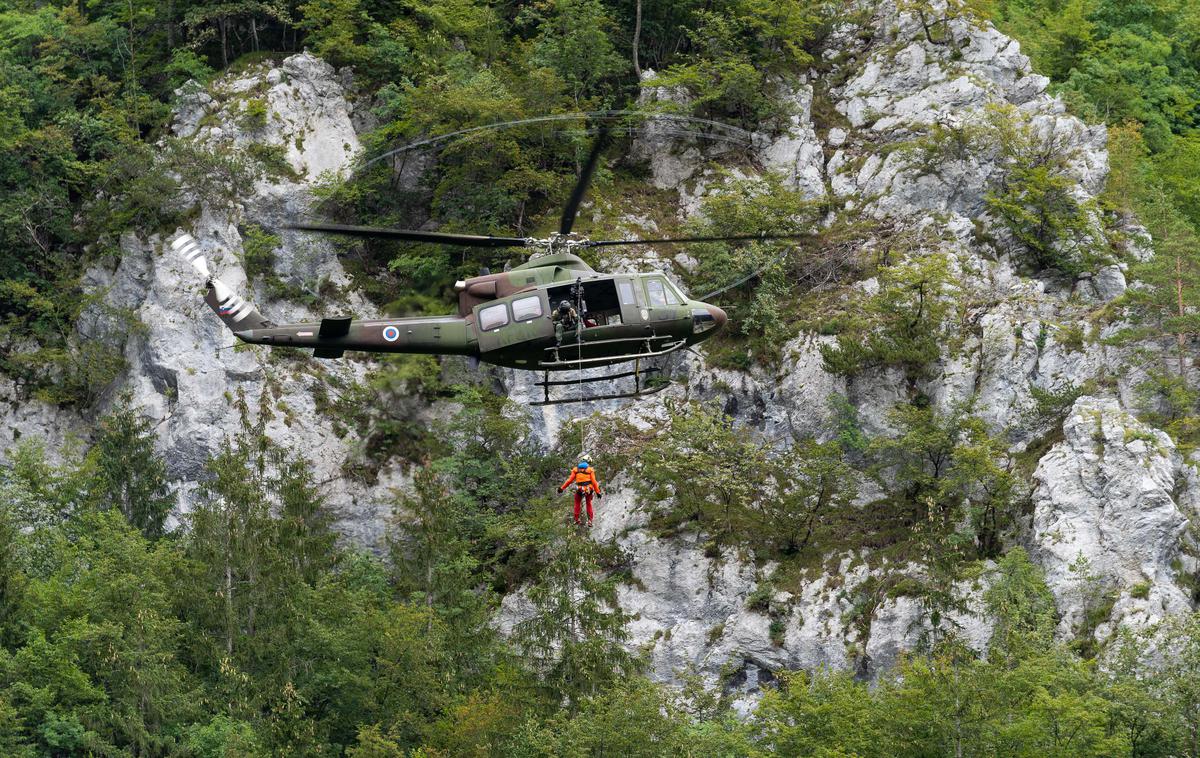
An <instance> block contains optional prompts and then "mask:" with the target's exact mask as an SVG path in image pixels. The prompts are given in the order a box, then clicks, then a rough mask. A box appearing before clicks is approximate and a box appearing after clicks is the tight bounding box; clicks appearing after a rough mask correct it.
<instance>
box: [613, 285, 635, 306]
mask: <svg viewBox="0 0 1200 758" xmlns="http://www.w3.org/2000/svg"><path fill="white" fill-rule="evenodd" d="M617 292H619V293H621V305H633V304H634V299H633V282H617Z"/></svg>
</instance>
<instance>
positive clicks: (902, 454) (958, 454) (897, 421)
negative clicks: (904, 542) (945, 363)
mask: <svg viewBox="0 0 1200 758" xmlns="http://www.w3.org/2000/svg"><path fill="white" fill-rule="evenodd" d="M888 420H889V421H890V423H891V424H892V426H893V427H894V428H895V429H896V430H897V433H896V435H895V436H893V437H885V438H880V439H877V440H875V441H874V442H873V443H872V446H871V447H872V453H873V457H874V458H875V461H876V463H875V473H876V476H881V475H882V476H884V477H886V481H887V482H888V488H887V489H888V491H889V493H890V496H889V498H888V512H889V513H890V514H891V515H892V517H893V518H900V519H901V520H902V522H903V523H904V525H905V528H908V529H911V530H912V531H913V532H914V536H915V538H916V539H917V541H918V542H919V543H920V544H922V545H923V546H924V550H925V551H926V554H927V556H928V558H927V559H928V560H930V561H931V562H933V561H946V560H953V559H954V558H955V557H960V558H961V557H981V558H985V557H994V556H996V555H997V554H998V553H999V551H1000V548H1001V539H1002V535H1004V534H1005V533H1006V531H1007V529H1008V527H1009V526H1010V524H1011V523H1012V521H1013V518H1014V515H1015V513H1014V511H1015V505H1016V499H1017V492H1016V490H1017V479H1016V477H1015V476H1013V474H1012V473H1011V471H1010V470H1009V468H1008V466H1007V465H1006V456H1005V445H1004V444H1003V443H1002V442H1001V441H1000V440H998V439H996V438H994V437H992V436H991V435H990V434H989V433H988V430H987V426H986V425H985V424H984V422H983V421H982V420H981V419H979V418H977V417H975V416H973V415H971V408H970V406H969V405H962V406H958V407H955V408H952V409H951V410H949V411H947V412H944V413H939V412H937V411H936V410H935V409H934V408H933V407H932V406H930V405H928V404H921V403H914V404H901V405H897V406H896V407H895V408H893V409H892V410H891V411H890V412H889V414H888Z"/></svg>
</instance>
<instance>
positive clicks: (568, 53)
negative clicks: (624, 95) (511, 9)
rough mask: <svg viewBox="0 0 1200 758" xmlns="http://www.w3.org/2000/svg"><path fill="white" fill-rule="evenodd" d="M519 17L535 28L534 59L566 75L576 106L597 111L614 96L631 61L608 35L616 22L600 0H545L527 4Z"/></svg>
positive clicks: (565, 80) (535, 61)
mask: <svg viewBox="0 0 1200 758" xmlns="http://www.w3.org/2000/svg"><path fill="white" fill-rule="evenodd" d="M517 22H518V23H527V24H532V25H534V26H535V27H536V28H537V36H536V37H534V39H533V45H532V47H531V50H530V59H529V60H530V63H531V64H532V65H533V66H544V67H546V68H549V69H552V70H553V71H554V72H555V73H556V74H558V76H559V77H561V78H562V80H563V81H564V82H565V83H566V85H567V90H568V92H569V94H570V97H571V100H572V101H573V103H574V107H575V110H577V111H584V110H593V109H594V108H595V107H596V106H597V105H599V104H603V103H605V102H606V101H607V100H608V98H609V97H611V92H612V83H613V80H614V79H615V78H616V77H617V76H619V75H620V74H623V73H624V72H625V71H626V68H627V65H626V63H625V60H624V58H623V57H622V56H621V55H620V54H619V53H617V51H616V50H615V49H614V48H613V44H612V41H611V40H610V39H609V32H610V30H611V28H612V26H613V22H612V19H611V18H610V17H609V15H608V12H607V9H605V7H604V5H603V3H601V2H600V0H543V2H539V3H534V4H531V5H528V6H526V7H525V8H523V9H522V11H521V13H520V14H518V16H517ZM606 96H608V97H606Z"/></svg>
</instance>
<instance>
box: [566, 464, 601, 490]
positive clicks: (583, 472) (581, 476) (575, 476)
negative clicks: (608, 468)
mask: <svg viewBox="0 0 1200 758" xmlns="http://www.w3.org/2000/svg"><path fill="white" fill-rule="evenodd" d="M571 482H574V483H575V486H576V487H578V488H579V489H581V490H583V491H585V492H588V491H591V490H595V491H596V492H602V490H601V489H600V477H598V476H596V469H594V468H592V467H591V466H588V467H587V468H574V469H571V475H570V476H568V477H567V481H565V482H563V485H562V487H559V489H563V490H565V489H566V488H567V487H569V486H571Z"/></svg>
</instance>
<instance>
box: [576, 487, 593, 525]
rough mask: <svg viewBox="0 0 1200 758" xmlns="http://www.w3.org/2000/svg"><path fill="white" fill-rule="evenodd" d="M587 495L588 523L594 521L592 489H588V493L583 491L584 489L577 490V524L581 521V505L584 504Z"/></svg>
mask: <svg viewBox="0 0 1200 758" xmlns="http://www.w3.org/2000/svg"><path fill="white" fill-rule="evenodd" d="M585 497H586V498H587V514H588V523H589V524H590V523H592V492H591V490H588V492H587V493H586V494H585V493H584V492H583V490H575V523H576V524H578V523H579V506H580V505H581V504H582V502H583V499H584V498H585Z"/></svg>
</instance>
